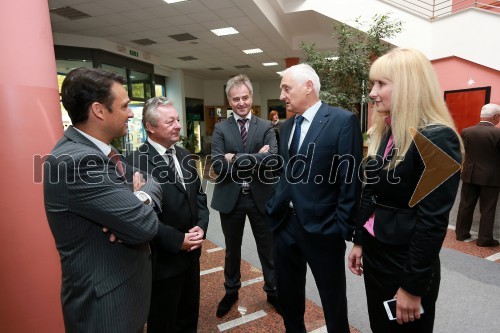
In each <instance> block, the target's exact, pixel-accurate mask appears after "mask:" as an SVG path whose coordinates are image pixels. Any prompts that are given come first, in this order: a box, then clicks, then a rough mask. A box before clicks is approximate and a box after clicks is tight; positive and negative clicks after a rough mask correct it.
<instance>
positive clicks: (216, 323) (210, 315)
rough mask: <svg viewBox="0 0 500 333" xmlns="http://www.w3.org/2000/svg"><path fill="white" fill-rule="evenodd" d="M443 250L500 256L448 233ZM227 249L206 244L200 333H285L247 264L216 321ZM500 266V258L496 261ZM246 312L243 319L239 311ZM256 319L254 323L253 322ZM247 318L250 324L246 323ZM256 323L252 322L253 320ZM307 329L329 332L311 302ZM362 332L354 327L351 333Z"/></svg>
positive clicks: (257, 276) (256, 272) (257, 273)
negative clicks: (234, 296)
mask: <svg viewBox="0 0 500 333" xmlns="http://www.w3.org/2000/svg"><path fill="white" fill-rule="evenodd" d="M443 246H444V247H446V248H449V249H452V250H456V251H459V252H462V253H467V254H470V255H473V256H477V257H480V258H485V260H487V259H486V258H488V257H490V256H493V255H495V254H498V253H500V247H498V246H497V247H492V248H483V247H478V246H476V244H475V241H474V240H472V241H469V242H459V241H457V240H455V231H454V230H452V229H449V230H448V234H447V236H446V239H445V241H444V245H443ZM224 254H225V252H224V249H222V248H220V247H218V246H217V245H215V244H213V243H211V242H209V241H206V244H205V245H204V248H203V254H202V256H201V271H202V276H201V304H200V318H199V323H200V324H199V327H198V332H200V333H211V332H235V333H236V332H242V333H243V332H244V333H250V332H259V333H261V332H273V333H274V332H284V331H285V330H284V326H283V320H282V319H281V317H280V315H279V314H278V313H276V311H275V310H274V308H273V307H272V306H271V305H270V304H269V303H267V302H266V296H265V293H264V291H263V290H262V286H263V284H264V282H263V281H262V272H261V271H260V270H258V269H257V268H255V267H253V266H251V265H250V264H248V263H247V262H245V261H242V265H241V281H242V283H243V284H244V285H245V284H246V283H248V284H247V285H245V286H243V287H242V288H241V290H240V295H239V300H238V302H237V303H236V304H235V305H234V306H233V308H232V309H231V311H230V312H229V313H228V314H227V315H226V316H224V317H223V318H217V317H216V316H215V312H216V309H217V305H218V303H219V301H220V300H221V299H222V297H223V296H224V286H223V282H224V271H223V267H224ZM493 261H496V262H499V263H500V258H498V259H496V260H493ZM239 307H240V309H241V308H246V313H245V314H244V315H242V314H241V313H240V312H239V311H238V308H239ZM254 317H255V318H256V319H253V318H254ZM247 318H248V320H249V321H248V322H245V321H246V320H247ZM252 319H253V320H252ZM305 320H306V328H307V331H308V332H317V333H319V332H326V328H325V326H324V325H325V321H324V318H323V311H322V309H321V308H320V307H319V306H317V305H316V304H314V303H313V302H311V301H309V300H308V301H307V304H306V315H305ZM353 332H359V331H358V330H357V329H356V328H354V327H351V333H353Z"/></svg>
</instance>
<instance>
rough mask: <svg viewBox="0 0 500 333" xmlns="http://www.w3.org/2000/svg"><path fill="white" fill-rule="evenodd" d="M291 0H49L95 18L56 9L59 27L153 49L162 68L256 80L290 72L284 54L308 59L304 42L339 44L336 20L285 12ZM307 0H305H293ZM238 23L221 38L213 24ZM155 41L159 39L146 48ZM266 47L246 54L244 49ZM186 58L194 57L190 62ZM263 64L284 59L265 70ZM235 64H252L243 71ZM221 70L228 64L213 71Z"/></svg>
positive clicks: (205, 76) (54, 16)
mask: <svg viewBox="0 0 500 333" xmlns="http://www.w3.org/2000/svg"><path fill="white" fill-rule="evenodd" d="M284 1H289V0H189V1H187V2H181V3H176V4H167V3H166V2H164V1H163V0H95V1H94V0H49V1H48V2H49V8H50V9H51V10H53V9H56V8H61V7H66V6H69V7H71V8H74V9H76V10H78V11H81V12H83V13H85V14H88V15H89V16H88V17H85V18H79V19H74V20H71V19H68V18H65V17H63V16H60V15H58V14H55V13H53V12H51V14H50V19H51V25H52V31H53V32H55V33H65V34H73V35H85V36H92V37H99V38H103V39H106V40H109V41H111V42H115V43H118V44H122V45H125V46H127V47H129V48H133V49H136V50H141V51H143V52H148V53H150V54H152V55H154V56H156V57H157V59H158V62H159V63H158V64H157V65H162V66H163V67H167V68H172V69H183V70H184V71H185V72H186V73H189V74H190V75H193V76H195V77H198V78H202V79H223V80H226V79H228V78H229V77H231V76H233V75H236V74H239V73H244V74H247V75H248V76H249V77H250V79H252V80H273V79H277V78H278V74H276V72H277V71H281V70H283V69H285V67H286V66H285V59H286V58H289V57H297V58H300V59H301V60H304V54H303V52H302V51H301V50H300V47H299V44H300V42H301V41H304V42H306V43H308V44H311V43H316V45H317V46H318V48H319V49H330V50H332V49H333V48H335V46H336V43H335V41H334V39H333V38H332V37H331V35H332V32H333V30H332V24H333V23H334V21H333V20H332V19H330V18H328V17H325V16H323V15H321V14H318V13H316V12H311V11H303V12H294V13H285V12H284V11H283V9H282V7H281V5H280V3H281V2H284ZM294 1H296V2H300V0H294ZM228 26H232V27H234V28H235V29H236V30H238V31H239V34H234V35H229V36H224V37H218V36H216V35H215V34H214V33H212V32H211V31H210V30H211V29H217V28H224V27H228ZM186 33H187V34H191V35H193V36H195V37H196V38H197V39H195V40H187V41H177V40H175V39H173V38H172V37H169V36H170V35H177V34H186ZM140 39H150V40H152V41H154V42H156V43H155V44H152V45H147V46H143V45H139V44H136V43H135V42H132V41H135V40H140ZM254 48H260V49H261V50H263V52H262V53H258V54H253V55H247V54H245V53H243V51H242V50H244V49H254ZM179 57H194V58H196V59H195V60H188V61H183V60H180V59H179ZM263 62H277V63H278V65H277V66H271V67H265V66H263V65H262V63H263ZM235 66H249V68H237V67H235ZM214 68H221V69H219V70H213V69H214Z"/></svg>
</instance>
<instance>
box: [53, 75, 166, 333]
mask: <svg viewBox="0 0 500 333" xmlns="http://www.w3.org/2000/svg"><path fill="white" fill-rule="evenodd" d="M124 83H125V78H124V77H122V76H120V75H117V74H114V73H108V72H105V71H103V70H99V69H89V68H78V69H75V70H73V71H71V72H70V73H69V74H68V75H67V77H66V78H65V80H64V82H63V85H62V89H61V96H62V103H63V105H64V107H65V108H66V110H67V111H68V114H69V116H70V118H71V121H72V123H73V126H70V127H69V128H68V129H67V130H66V132H65V133H64V136H63V138H62V139H61V140H59V142H58V143H57V144H56V146H55V147H54V149H53V151H52V152H51V154H50V155H49V156H48V157H47V160H46V163H45V165H44V196H45V198H44V199H45V210H46V213H47V219H48V222H49V225H50V229H51V231H52V234H53V235H54V238H55V242H56V246H57V249H58V251H59V255H60V258H61V268H62V288H61V302H62V310H63V317H64V325H65V329H66V332H116V333H122V332H130V333H139V332H142V331H143V329H144V324H145V323H146V319H147V315H148V307H149V300H150V295H151V260H150V249H149V246H148V242H149V241H150V240H151V239H153V237H154V236H155V234H156V233H157V230H158V218H157V214H156V212H155V210H154V207H153V206H150V205H149V204H153V202H154V205H159V204H160V202H161V188H160V187H159V186H158V185H156V184H155V183H154V182H152V181H151V177H149V181H148V183H146V184H145V185H144V186H143V187H142V188H141V185H142V183H143V180H142V179H141V177H142V176H141V174H140V173H138V172H137V173H135V174H132V168H124V164H123V162H121V161H120V160H119V154H118V152H117V151H116V150H115V149H114V148H113V147H111V146H110V142H111V140H112V139H113V138H117V137H121V136H124V135H125V134H126V133H127V122H128V119H129V118H132V117H133V116H134V114H133V113H132V111H131V110H130V108H129V107H128V103H129V101H130V99H129V98H128V95H127V92H126V90H125V89H124V88H123V84H124ZM131 182H132V183H133V185H134V186H133V189H132V187H131ZM139 188H141V189H142V190H143V191H148V193H149V194H147V193H145V192H143V191H138V190H139ZM134 190H135V191H136V192H135V195H134V192H133V191H134ZM145 203H146V204H145ZM103 228H106V229H108V230H110V231H111V232H112V233H113V234H112V236H111V240H112V239H115V237H117V238H118V239H119V240H120V242H115V243H113V242H110V237H109V236H108V235H107V234H105V233H103Z"/></svg>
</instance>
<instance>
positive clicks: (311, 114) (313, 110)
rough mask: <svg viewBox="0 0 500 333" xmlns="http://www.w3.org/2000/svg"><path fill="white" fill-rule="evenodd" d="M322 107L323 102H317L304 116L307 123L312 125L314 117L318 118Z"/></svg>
mask: <svg viewBox="0 0 500 333" xmlns="http://www.w3.org/2000/svg"><path fill="white" fill-rule="evenodd" d="M320 106H321V101H317V102H316V103H314V104H313V105H312V106H311V107H310V108H309V109H307V110H306V111H305V112H304V113H303V114H302V117H304V118H306V120H307V122H309V123H312V121H313V119H314V116H316V113H317V112H318V110H319V108H320Z"/></svg>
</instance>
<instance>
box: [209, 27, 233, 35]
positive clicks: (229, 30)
mask: <svg viewBox="0 0 500 333" xmlns="http://www.w3.org/2000/svg"><path fill="white" fill-rule="evenodd" d="M210 31H212V32H213V33H214V34H216V35H217V36H227V35H234V34H239V33H240V32H239V31H238V30H236V29H235V28H233V27H226V28H220V29H212V30H210Z"/></svg>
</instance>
